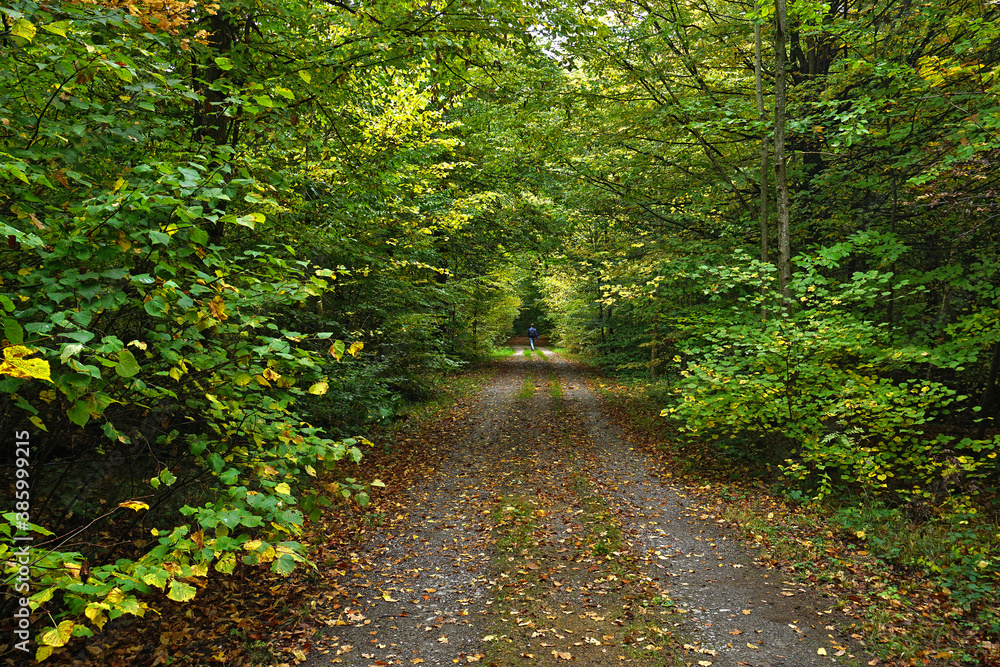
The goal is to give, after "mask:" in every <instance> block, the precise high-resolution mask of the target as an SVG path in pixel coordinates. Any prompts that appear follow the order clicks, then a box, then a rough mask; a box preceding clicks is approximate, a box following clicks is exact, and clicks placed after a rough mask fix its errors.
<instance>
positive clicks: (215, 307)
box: [208, 296, 229, 320]
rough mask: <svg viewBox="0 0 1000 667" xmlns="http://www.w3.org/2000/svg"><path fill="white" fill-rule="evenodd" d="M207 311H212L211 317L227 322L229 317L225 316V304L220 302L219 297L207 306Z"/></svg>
mask: <svg viewBox="0 0 1000 667" xmlns="http://www.w3.org/2000/svg"><path fill="white" fill-rule="evenodd" d="M208 309H209V310H211V311H212V315H213V316H214V317H215V318H216V319H219V320H228V319H229V315H226V303H225V302H224V301H223V300H222V297H221V296H216V297H215V298H214V299H212V300H211V302H209V304H208Z"/></svg>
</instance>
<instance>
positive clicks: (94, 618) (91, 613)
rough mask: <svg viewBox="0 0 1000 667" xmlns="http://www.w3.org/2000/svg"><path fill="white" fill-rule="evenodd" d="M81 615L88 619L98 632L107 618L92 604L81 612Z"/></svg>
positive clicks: (95, 604)
mask: <svg viewBox="0 0 1000 667" xmlns="http://www.w3.org/2000/svg"><path fill="white" fill-rule="evenodd" d="M83 613H84V614H85V615H86V616H87V618H89V619H90V622H91V623H93V624H94V625H95V626H97V629H98V630H100V629H101V628H103V627H104V624H105V623H106V622H107V620H108V619H107V617H106V616H105V615H104V610H103V609H101V607H99V606H98V604H97V603H93V602H92V603H90V604H88V605H87V608H86V609H84V610H83Z"/></svg>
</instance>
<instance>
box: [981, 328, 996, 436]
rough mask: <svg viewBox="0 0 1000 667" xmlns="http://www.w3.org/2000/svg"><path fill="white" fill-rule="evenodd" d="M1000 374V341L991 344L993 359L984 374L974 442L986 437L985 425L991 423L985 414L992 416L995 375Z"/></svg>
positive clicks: (990, 419)
mask: <svg viewBox="0 0 1000 667" xmlns="http://www.w3.org/2000/svg"><path fill="white" fill-rule="evenodd" d="M998 373H1000V341H997V342H996V343H993V358H992V359H990V370H989V372H988V373H987V374H986V389H985V390H984V391H983V398H982V399H981V400H980V401H979V407H980V408H982V410H980V412H979V414H980V418H981V419H980V422H979V428H977V429H976V440H982V439H983V438H985V437H986V424H987V422H991V421H993V419H992V416H991V417H990V418H987V414H989V415H992V414H993V397H994V396H995V395H996V388H997V374H998Z"/></svg>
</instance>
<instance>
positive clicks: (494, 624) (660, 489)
mask: <svg viewBox="0 0 1000 667" xmlns="http://www.w3.org/2000/svg"><path fill="white" fill-rule="evenodd" d="M462 409H463V410H464V414H463V415H462V416H461V418H459V419H457V420H456V421H455V422H454V426H453V427H452V428H451V429H450V431H449V436H448V440H449V442H447V443H445V446H444V450H443V451H442V452H441V456H442V461H441V463H440V464H439V465H438V466H437V467H436V470H435V471H434V472H433V473H431V474H428V475H426V476H425V477H424V478H423V479H418V480H415V481H414V485H413V486H412V487H411V488H410V489H408V490H407V492H406V494H407V497H406V499H405V502H404V503H402V506H403V507H405V508H406V511H404V512H400V513H398V514H396V515H394V516H389V517H385V519H384V523H382V525H380V526H379V527H378V528H377V530H375V532H374V534H373V535H371V537H370V539H369V540H368V541H367V542H366V543H365V544H364V545H361V546H359V548H358V551H357V552H356V553H354V554H351V556H350V559H349V560H350V563H349V564H348V565H345V564H341V565H339V566H338V567H340V570H337V571H336V572H335V573H334V574H335V575H337V576H335V577H334V578H333V581H335V582H336V583H335V584H334V586H333V590H331V591H330V594H329V595H327V596H325V598H324V600H323V601H322V605H323V609H322V611H323V616H324V617H325V618H329V619H336V620H331V621H329V623H328V624H329V625H330V626H331V627H329V628H328V631H327V632H326V634H325V635H324V636H323V637H322V638H319V637H316V638H314V640H313V642H312V646H313V650H312V651H311V652H310V654H309V660H308V663H307V664H310V665H327V664H343V665H365V666H367V665H396V664H398V665H410V664H428V665H444V664H449V665H450V664H476V663H480V664H496V665H522V664H523V665H568V664H574V663H575V664H581V665H622V664H633V665H644V666H645V665H699V666H708V665H715V666H718V667H728V666H735V665H749V666H754V667H765V666H771V667H778V666H787V667H805V666H809V665H830V664H840V665H847V664H849V665H863V664H869V660H870V657H869V656H865V655H864V654H863V651H862V649H861V648H860V647H859V646H858V645H857V643H856V642H854V641H853V640H851V639H850V638H849V637H847V636H845V635H843V634H841V633H840V632H839V631H838V629H837V628H838V626H839V625H840V624H841V623H843V621H844V620H845V618H844V617H843V616H842V615H840V614H839V613H838V612H837V611H835V609H834V603H833V601H831V600H829V599H827V598H824V597H822V596H820V595H818V594H816V593H813V592H811V591H810V590H808V589H806V588H804V587H803V586H802V585H800V584H799V583H795V582H792V581H790V580H787V579H786V576H785V575H784V574H783V573H782V572H780V571H769V570H767V569H763V568H759V567H758V566H756V565H755V564H754V559H753V555H752V553H750V552H748V551H747V549H746V548H745V547H744V546H742V545H741V543H740V542H739V541H738V540H737V538H736V535H735V533H733V532H731V530H730V529H729V528H727V527H726V526H723V525H719V523H718V520H717V518H716V517H715V516H710V515H707V514H704V513H702V512H701V511H700V510H699V509H698V507H699V502H698V496H697V491H696V490H695V489H692V488H690V487H688V486H686V485H685V484H684V483H683V481H677V482H674V483H670V484H665V483H662V482H661V481H660V480H659V479H657V478H654V477H653V476H652V475H651V474H650V472H649V469H650V466H649V461H648V459H647V458H646V455H644V454H642V453H640V452H638V451H637V450H636V449H633V447H632V446H631V445H630V443H629V442H628V441H627V439H625V438H623V437H622V436H621V435H620V434H619V433H618V432H617V429H616V428H615V427H614V426H613V423H612V422H611V421H610V420H608V419H607V418H606V417H605V416H604V415H603V414H602V411H601V406H600V402H599V400H598V398H597V396H596V395H595V393H594V392H593V391H592V390H591V389H590V388H589V387H588V386H587V383H586V381H585V379H584V377H583V375H582V374H581V372H580V370H579V369H578V367H577V366H575V365H574V364H572V363H570V362H568V361H566V360H565V359H563V358H561V357H559V356H557V355H554V354H552V353H551V352H546V351H542V352H541V353H536V354H532V355H525V354H524V353H523V350H518V351H517V353H516V354H515V355H514V356H513V357H511V358H509V359H508V360H506V361H505V362H504V363H503V366H502V368H501V370H500V371H499V372H498V373H497V375H496V376H495V377H494V378H493V380H492V381H491V382H490V383H489V384H488V385H487V386H485V387H484V388H483V390H482V391H481V392H480V393H479V394H478V395H477V396H476V397H475V398H474V399H473V400H471V401H470V402H469V403H468V404H466V405H465V406H464V408H462ZM871 664H875V663H871Z"/></svg>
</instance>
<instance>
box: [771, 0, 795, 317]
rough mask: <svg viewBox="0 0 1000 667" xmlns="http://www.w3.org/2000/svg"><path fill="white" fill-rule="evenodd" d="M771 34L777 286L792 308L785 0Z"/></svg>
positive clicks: (777, 2)
mask: <svg viewBox="0 0 1000 667" xmlns="http://www.w3.org/2000/svg"><path fill="white" fill-rule="evenodd" d="M774 8H775V28H776V29H775V34H774V52H775V53H774V68H775V72H774V185H775V193H776V194H777V200H778V201H777V203H778V207H777V208H778V286H779V289H780V290H781V296H782V298H783V299H784V301H785V304H784V305H785V307H788V306H789V305H790V304H791V298H792V293H791V286H790V285H791V282H792V260H791V242H790V240H789V237H790V230H789V227H790V223H789V213H788V177H787V174H786V171H785V103H786V100H787V99H788V73H787V71H786V70H787V60H788V57H787V52H786V50H785V39H786V35H787V33H788V9H787V5H786V3H785V0H775V2H774Z"/></svg>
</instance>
